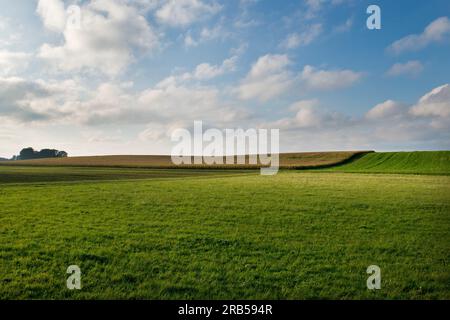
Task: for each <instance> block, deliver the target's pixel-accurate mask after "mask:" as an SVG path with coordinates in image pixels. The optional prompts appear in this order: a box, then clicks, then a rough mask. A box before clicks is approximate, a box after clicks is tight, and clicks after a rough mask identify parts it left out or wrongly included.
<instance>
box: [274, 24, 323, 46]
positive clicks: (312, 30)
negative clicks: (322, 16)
mask: <svg viewBox="0 0 450 320" xmlns="http://www.w3.org/2000/svg"><path fill="white" fill-rule="evenodd" d="M321 33H322V25H321V24H320V23H316V24H313V25H311V26H309V27H308V28H307V29H306V30H305V31H303V32H302V33H291V34H290V35H288V36H287V38H286V39H285V40H284V41H283V42H282V43H281V46H282V47H284V48H286V49H295V48H297V47H299V46H307V45H308V44H310V43H311V42H312V41H313V40H314V39H316V38H317V37H318V36H319V35H320V34H321Z"/></svg>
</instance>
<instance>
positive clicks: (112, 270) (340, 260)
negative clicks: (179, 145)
mask: <svg viewBox="0 0 450 320" xmlns="http://www.w3.org/2000/svg"><path fill="white" fill-rule="evenodd" d="M4 170H6V169H4ZM118 170H120V169H118ZM165 174H166V173H164V172H162V178H163V177H164V175H165ZM71 179H73V177H72V178H71ZM71 179H69V180H71ZM449 195H450V177H449V176H427V175H424V176H416V175H384V174H376V175H371V174H347V173H320V174H318V173H311V172H295V171H288V172H281V173H279V174H278V175H277V176H274V177H263V176H260V175H258V174H256V173H255V174H251V175H248V174H247V175H245V176H244V175H236V176H231V177H230V176H220V175H218V176H215V175H214V174H211V175H209V176H208V178H207V179H203V178H201V177H197V176H196V175H194V174H193V175H192V176H191V177H189V176H186V177H183V178H182V179H175V178H173V177H167V176H166V177H164V179H154V180H151V179H150V180H135V181H115V182H109V181H97V182H86V181H80V182H71V183H65V182H59V183H50V182H46V183H25V184H4V183H3V184H0V208H2V209H1V212H0V298H1V299H22V298H33V299H45V298H50V299H59V298H62V299H91V298H94V299H105V298H119V299H129V298H139V299H140V298H146V299H147V298H148V299H180V298H181V299H184V298H187V299H190V298H197V299H199V298H204V299H217V298H224V299H233V298H241V299H242V298H252V299H259V298H261V299H303V298H327V299H328V298H338V299H361V298H373V299H386V298H389V299H422V298H423V299H450V268H449V264H450V252H449V248H450V196H449ZM72 264H76V265H79V266H80V267H81V270H82V286H83V288H82V290H80V291H75V292H74V291H69V290H67V289H66V287H65V282H66V278H67V276H68V275H66V273H65V272H66V269H67V267H68V266H69V265H72ZM372 264H376V265H378V266H380V267H381V270H382V289H381V290H377V291H369V290H367V288H366V279H367V277H368V275H367V274H366V269H367V267H368V266H369V265H372Z"/></svg>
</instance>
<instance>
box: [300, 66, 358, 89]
mask: <svg viewBox="0 0 450 320" xmlns="http://www.w3.org/2000/svg"><path fill="white" fill-rule="evenodd" d="M362 76H363V74H362V73H360V72H355V71H352V70H317V69H316V68H314V67H312V66H310V65H307V66H305V67H304V68H303V72H302V74H301V78H302V80H303V81H304V83H305V84H306V86H307V87H308V88H310V89H314V90H334V89H341V88H346V87H349V86H351V85H353V84H355V83H356V82H357V81H359V80H360V79H361V77H362Z"/></svg>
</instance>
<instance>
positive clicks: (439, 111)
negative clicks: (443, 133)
mask: <svg viewBox="0 0 450 320" xmlns="http://www.w3.org/2000/svg"><path fill="white" fill-rule="evenodd" d="M411 114H413V115H415V116H430V117H441V118H450V85H449V84H448V83H447V84H445V85H443V86H440V87H437V88H435V89H433V90H431V91H430V92H429V93H427V94H426V95H424V96H423V97H422V98H420V100H419V102H418V103H417V104H415V105H414V106H413V107H412V108H411Z"/></svg>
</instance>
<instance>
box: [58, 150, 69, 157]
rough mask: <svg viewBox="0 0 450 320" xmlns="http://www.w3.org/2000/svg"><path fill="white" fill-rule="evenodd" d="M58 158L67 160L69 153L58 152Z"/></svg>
mask: <svg viewBox="0 0 450 320" xmlns="http://www.w3.org/2000/svg"><path fill="white" fill-rule="evenodd" d="M56 156H57V157H58V158H67V157H68V156H69V155H68V154H67V152H65V151H58V153H57V154H56Z"/></svg>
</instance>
